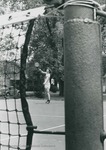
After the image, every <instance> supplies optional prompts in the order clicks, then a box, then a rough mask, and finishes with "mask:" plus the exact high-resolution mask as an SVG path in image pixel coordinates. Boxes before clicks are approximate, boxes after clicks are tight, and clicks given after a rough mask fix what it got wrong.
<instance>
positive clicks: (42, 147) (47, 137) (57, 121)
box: [0, 97, 65, 150]
mask: <svg viewBox="0 0 106 150" xmlns="http://www.w3.org/2000/svg"><path fill="white" fill-rule="evenodd" d="M27 101H28V104H29V111H30V114H31V118H32V121H33V125H34V126H37V130H40V131H65V123H64V100H62V99H59V100H58V99H52V100H51V103H50V104H46V103H45V101H46V100H44V99H37V98H34V97H33V98H27ZM6 103H7V105H8V109H9V112H8V113H7V112H4V111H1V112H0V120H2V123H1V125H0V129H1V131H2V132H3V133H9V134H11V135H13V136H11V135H9V134H3V135H2V134H1V136H0V140H1V143H2V144H3V145H5V144H7V145H13V147H17V143H18V142H19V139H18V138H19V137H18V136H14V135H15V134H16V133H18V132H19V131H20V133H19V134H21V135H22V136H23V137H21V140H20V143H21V148H25V145H26V138H25V137H24V136H25V135H26V134H27V131H26V124H25V121H24V117H23V114H22V112H21V111H19V112H18V119H19V122H20V123H21V125H20V126H17V124H14V123H13V124H11V125H10V124H6V123H5V122H6V121H8V120H9V121H10V122H16V120H17V115H16V114H15V113H14V111H13V110H14V99H8V100H6V102H5V100H3V99H0V109H3V110H4V109H5V105H6ZM15 103H16V104H17V107H18V110H21V102H20V100H19V99H17V100H16V101H15ZM6 109H7V108H6ZM3 122H4V123H3ZM10 137H11V138H10ZM9 139H11V141H9ZM8 143H9V144H8ZM1 149H2V150H7V149H8V148H6V147H5V146H4V147H3V146H2V148H1ZM10 149H11V150H12V148H10ZM58 149H61V150H65V136H64V135H51V134H36V133H34V136H33V142H32V149H31V150H58Z"/></svg>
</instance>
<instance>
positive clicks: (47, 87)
mask: <svg viewBox="0 0 106 150" xmlns="http://www.w3.org/2000/svg"><path fill="white" fill-rule="evenodd" d="M39 71H40V72H41V73H42V74H44V75H45V78H44V82H43V85H44V89H45V94H46V96H47V101H46V103H47V104H49V103H50V69H49V68H47V69H46V72H44V71H42V70H41V69H39Z"/></svg>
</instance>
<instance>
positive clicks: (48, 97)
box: [45, 87, 50, 103]
mask: <svg viewBox="0 0 106 150" xmlns="http://www.w3.org/2000/svg"><path fill="white" fill-rule="evenodd" d="M45 92H46V96H47V101H46V103H50V88H49V87H46V88H45Z"/></svg>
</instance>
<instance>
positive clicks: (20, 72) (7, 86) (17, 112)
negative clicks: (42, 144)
mask: <svg viewBox="0 0 106 150" xmlns="http://www.w3.org/2000/svg"><path fill="white" fill-rule="evenodd" d="M33 22H34V20H33ZM30 25H31V20H30V21H24V22H19V23H15V24H14V23H12V24H9V25H5V26H4V25H3V26H0V56H1V57H0V149H1V150H13V149H18V150H25V149H30V148H31V140H32V132H31V134H30V132H29V131H27V130H26V127H27V125H32V122H31V117H30V113H29V111H28V104H27V101H26V99H25V84H24V83H25V82H24V80H25V68H24V69H23V66H24V65H25V64H22V63H25V61H24V62H23V60H24V59H25V60H26V57H24V55H25V54H24V55H23V54H22V53H24V52H25V47H26V48H27V46H28V38H27V36H28V34H30V33H31V32H29V31H31V29H29V26H30ZM27 32H29V33H27ZM20 77H21V78H20ZM20 88H21V90H20Z"/></svg>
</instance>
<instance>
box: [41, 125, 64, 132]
mask: <svg viewBox="0 0 106 150" xmlns="http://www.w3.org/2000/svg"><path fill="white" fill-rule="evenodd" d="M60 127H65V124H62V125H59V126H55V127H51V128H46V129H43V130H40V131H48V130H52V129H56V128H60Z"/></svg>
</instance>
